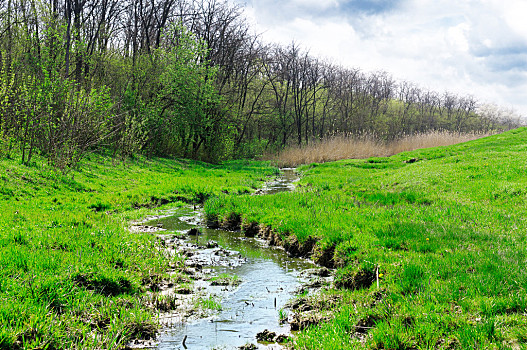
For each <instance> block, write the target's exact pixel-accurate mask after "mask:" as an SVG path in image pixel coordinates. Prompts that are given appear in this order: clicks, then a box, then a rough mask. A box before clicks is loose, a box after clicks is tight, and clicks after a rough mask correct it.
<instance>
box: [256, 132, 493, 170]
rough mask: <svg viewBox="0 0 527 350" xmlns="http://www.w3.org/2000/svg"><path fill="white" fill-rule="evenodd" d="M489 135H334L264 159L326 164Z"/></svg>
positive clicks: (292, 164) (286, 163) (292, 163)
mask: <svg viewBox="0 0 527 350" xmlns="http://www.w3.org/2000/svg"><path fill="white" fill-rule="evenodd" d="M489 135H490V134H489V133H463V134H459V133H451V132H447V131H433V132H429V133H426V134H418V135H411V136H406V137H403V138H401V139H398V140H395V141H392V142H388V143H386V142H383V141H378V140H376V139H375V138H374V137H372V136H362V137H349V136H334V137H330V138H327V139H325V140H322V141H316V142H314V143H311V144H310V145H307V146H305V145H304V146H302V147H299V146H292V147H288V148H286V149H284V150H283V151H281V152H280V153H279V154H277V155H274V156H271V155H267V156H266V157H265V158H266V159H267V160H273V161H276V163H277V165H278V166H280V167H296V166H298V165H301V164H309V163H323V162H330V161H334V160H339V159H352V158H353V159H364V158H370V157H387V156H391V155H394V154H397V153H400V152H404V151H413V150H416V149H420V148H428V147H438V146H449V145H454V144H456V143H461V142H467V141H471V140H475V139H479V138H481V137H485V136H489Z"/></svg>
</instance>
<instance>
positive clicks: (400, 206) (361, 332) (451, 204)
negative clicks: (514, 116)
mask: <svg viewBox="0 0 527 350" xmlns="http://www.w3.org/2000/svg"><path fill="white" fill-rule="evenodd" d="M526 154H527V129H526V128H520V129H516V130H512V131H510V132H506V133H503V134H500V135H495V136H490V137H487V138H483V139H479V140H475V141H471V142H467V143H463V144H458V145H454V146H449V147H438V148H430V149H423V150H417V151H413V152H405V153H401V154H398V155H395V156H392V157H389V158H370V159H367V160H345V161H338V162H333V163H325V164H315V163H314V164H310V165H306V166H303V167H300V168H299V171H301V172H302V174H303V177H302V179H301V181H300V182H299V183H298V186H297V190H296V191H295V192H292V193H281V194H277V195H273V196H237V197H229V196H223V197H219V198H217V199H211V200H210V201H208V202H207V203H206V206H205V211H206V213H207V216H208V218H209V220H213V219H215V218H217V219H218V220H219V221H220V222H221V221H222V220H227V219H229V218H230V217H233V216H232V213H235V214H241V217H242V225H241V226H242V229H243V228H245V229H247V228H250V227H252V228H254V225H251V224H252V223H258V224H260V225H261V227H263V226H267V227H271V228H272V229H273V230H274V232H276V233H277V234H278V235H279V236H280V237H281V240H282V243H281V244H282V245H283V246H284V247H285V248H286V249H290V251H291V252H292V253H298V252H299V251H300V253H302V251H303V250H302V247H304V248H305V247H309V245H310V244H312V243H313V242H314V241H316V244H315V246H314V248H313V249H312V250H309V252H308V255H309V256H310V257H311V258H312V259H314V260H315V261H318V262H319V263H323V264H325V265H328V266H334V267H337V268H338V270H337V272H336V277H335V283H334V286H333V287H334V288H333V287H331V288H329V289H328V290H327V292H326V294H323V295H321V296H315V297H313V298H314V300H311V301H310V303H311V304H312V305H317V307H318V309H319V310H318V311H317V313H318V314H319V316H318V318H319V319H326V320H328V319H329V321H328V322H322V323H321V325H320V326H319V327H312V328H309V329H308V330H306V331H304V332H301V333H300V334H299V335H298V337H297V339H296V340H295V348H297V349H337V348H373V349H417V348H420V349H422V348H440V349H453V348H456V349H469V348H474V349H475V348H502V347H505V348H516V347H520V346H523V345H522V344H525V342H526V341H527V338H525V330H526V329H527V321H526V320H525V317H524V316H523V315H524V313H525V311H526V310H527V298H526V297H525V292H524V291H525V288H526V286H527V285H526V281H527V273H526V271H525V269H524V265H525V260H526V255H525V251H526V248H527V243H526V240H525V232H526V230H527V222H526V220H525V217H526V204H527V203H526V202H527V176H526V175H527V157H526ZM296 240H298V241H299V242H300V249H298V244H296V243H295V242H296ZM291 247H293V248H291ZM295 249H296V250H295ZM304 251H307V250H306V249H304ZM317 300H318V302H317ZM327 300H338V302H337V304H336V306H329V307H328V305H334V304H335V303H328V302H327Z"/></svg>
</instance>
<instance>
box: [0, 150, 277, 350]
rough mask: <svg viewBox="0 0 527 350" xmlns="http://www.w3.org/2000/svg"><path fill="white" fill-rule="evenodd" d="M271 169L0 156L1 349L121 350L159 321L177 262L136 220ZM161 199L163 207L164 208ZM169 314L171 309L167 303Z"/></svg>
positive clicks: (255, 180) (240, 187)
mask: <svg viewBox="0 0 527 350" xmlns="http://www.w3.org/2000/svg"><path fill="white" fill-rule="evenodd" d="M274 173H275V170H274V169H273V168H270V167H268V166H267V165H266V164H264V163H257V162H249V161H238V162H228V163H224V164H221V165H210V164H205V163H199V162H192V161H181V160H175V159H143V158H138V159H134V160H130V161H127V163H125V164H122V163H117V164H114V163H113V162H112V160H111V159H110V158H108V157H104V156H101V155H90V156H89V159H87V160H86V161H85V162H84V163H83V164H81V166H80V167H79V168H78V169H77V170H76V171H74V172H72V173H70V174H69V175H68V176H62V175H60V174H59V173H57V172H56V171H54V170H53V169H52V168H50V167H48V166H47V165H46V164H45V163H44V162H40V160H38V161H37V162H35V163H33V164H32V165H31V166H30V167H27V166H23V165H20V164H18V163H17V162H15V161H13V160H9V159H0V213H1V215H0V324H1V327H0V348H1V349H35V348H39V349H64V348H78V349H96V348H98V349H101V348H105V349H106V348H117V347H120V346H122V345H123V344H124V343H125V342H126V341H128V340H129V339H133V338H145V337H146V338H148V337H152V336H153V335H154V334H155V331H156V328H157V325H156V323H155V321H154V319H153V315H154V314H155V313H156V312H157V310H156V309H154V308H153V307H147V306H145V305H153V304H156V305H157V304H159V305H161V306H162V308H163V309H165V308H167V307H169V305H170V304H171V303H170V302H169V301H167V300H161V301H160V300H157V301H156V303H152V297H149V294H148V292H149V291H150V290H155V288H154V287H155V284H156V282H158V281H161V280H168V279H170V280H172V282H173V283H176V284H178V283H184V282H188V280H187V278H186V277H185V276H183V275H180V274H178V273H176V274H174V275H168V273H167V271H168V270H169V269H170V268H171V267H174V266H176V267H177V266H180V265H181V260H180V259H179V258H177V257H171V256H170V255H169V254H167V253H165V252H164V251H163V250H162V249H159V247H158V243H157V240H156V239H155V237H154V236H152V235H148V234H138V233H134V234H132V233H130V232H128V230H127V227H128V225H129V223H130V221H131V220H135V219H140V218H143V217H145V216H146V215H148V214H155V213H156V212H158V210H159V209H163V208H167V207H169V206H172V207H177V206H181V205H185V204H187V203H190V204H199V203H202V202H203V201H205V200H206V199H207V198H210V197H213V196H217V195H219V194H220V193H221V194H223V195H225V194H224V193H227V192H228V193H232V194H238V193H247V192H251V191H252V190H253V189H255V188H257V187H258V186H260V185H261V184H262V182H263V181H265V179H266V177H267V176H268V175H272V174H274ZM161 205H164V207H160V206H161ZM163 311H165V310H163Z"/></svg>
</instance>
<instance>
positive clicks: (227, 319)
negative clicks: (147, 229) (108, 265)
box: [146, 169, 315, 350]
mask: <svg viewBox="0 0 527 350" xmlns="http://www.w3.org/2000/svg"><path fill="white" fill-rule="evenodd" d="M297 179H298V176H297V175H296V174H295V172H294V170H293V169H285V170H282V173H281V175H280V176H279V177H278V178H277V179H276V180H274V181H272V182H269V183H267V184H266V185H265V186H264V187H263V188H261V189H260V190H258V191H257V194H260V195H272V194H274V193H278V192H283V191H290V190H292V189H294V181H296V180H297ZM201 221H202V220H201V212H200V211H199V210H196V211H195V210H192V209H189V208H182V209H179V210H177V211H176V212H175V213H174V214H173V215H172V216H170V217H165V218H159V219H155V220H152V221H149V222H147V223H146V225H152V226H158V227H159V226H162V227H163V229H165V230H167V232H166V233H169V234H173V233H187V232H188V231H189V230H190V229H192V228H198V229H199V230H200V231H201V234H200V235H196V236H187V238H185V239H184V240H182V242H181V243H178V244H179V246H178V248H177V249H175V251H176V252H178V253H180V254H181V253H183V254H187V256H190V258H189V259H187V261H186V264H188V266H191V267H197V269H198V270H199V271H200V273H205V274H207V276H220V277H225V276H235V277H231V279H233V280H238V281H239V284H238V285H235V286H225V285H219V286H213V285H211V283H210V282H208V283H203V282H204V281H200V280H198V281H196V283H195V288H196V289H198V290H200V293H201V294H202V295H206V296H207V298H209V300H214V301H215V302H217V303H218V304H219V305H221V310H219V311H214V312H211V313H210V314H209V316H208V317H206V318H198V319H192V318H191V319H190V320H183V322H182V320H181V319H179V320H177V321H176V322H174V323H172V324H171V325H170V326H167V327H165V328H164V329H163V330H162V331H161V333H160V334H159V337H158V345H157V347H156V349H158V350H168V349H170V350H172V349H186V348H188V349H237V348H238V347H240V346H243V345H246V344H255V345H256V346H257V348H259V349H280V348H281V347H280V345H278V344H277V343H273V342H271V343H258V342H257V340H256V334H257V333H259V332H262V331H264V330H269V331H272V332H276V334H284V335H289V334H290V329H289V325H288V324H287V323H285V324H281V323H280V316H282V318H284V315H286V313H287V311H284V310H283V308H284V305H285V304H286V303H287V301H289V300H290V299H292V298H293V297H294V295H295V290H297V289H298V288H299V287H300V286H301V284H302V283H303V282H306V278H305V277H302V276H301V272H302V271H304V270H306V269H312V268H314V267H315V265H314V264H312V263H311V262H309V261H307V260H303V259H294V258H291V257H289V256H288V255H287V253H286V252H285V251H283V250H282V249H277V248H270V247H268V246H267V243H266V242H264V241H262V240H259V239H255V238H246V237H245V236H244V235H243V234H242V233H241V232H228V231H223V230H213V229H208V228H205V227H203V225H202V224H201ZM163 233H164V232H163ZM211 242H212V243H211ZM216 243H217V244H218V246H216ZM189 251H190V253H189ZM208 279H209V280H210V278H208ZM202 297H203V296H202Z"/></svg>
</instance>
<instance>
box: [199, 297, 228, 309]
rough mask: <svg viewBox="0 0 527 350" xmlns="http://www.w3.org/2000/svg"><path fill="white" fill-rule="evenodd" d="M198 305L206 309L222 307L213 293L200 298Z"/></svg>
mask: <svg viewBox="0 0 527 350" xmlns="http://www.w3.org/2000/svg"><path fill="white" fill-rule="evenodd" d="M197 305H198V306H199V307H201V308H202V309H204V310H212V311H221V309H222V306H221V303H220V302H219V301H218V300H216V298H214V296H212V295H209V296H208V297H206V298H199V299H198V302H197Z"/></svg>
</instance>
